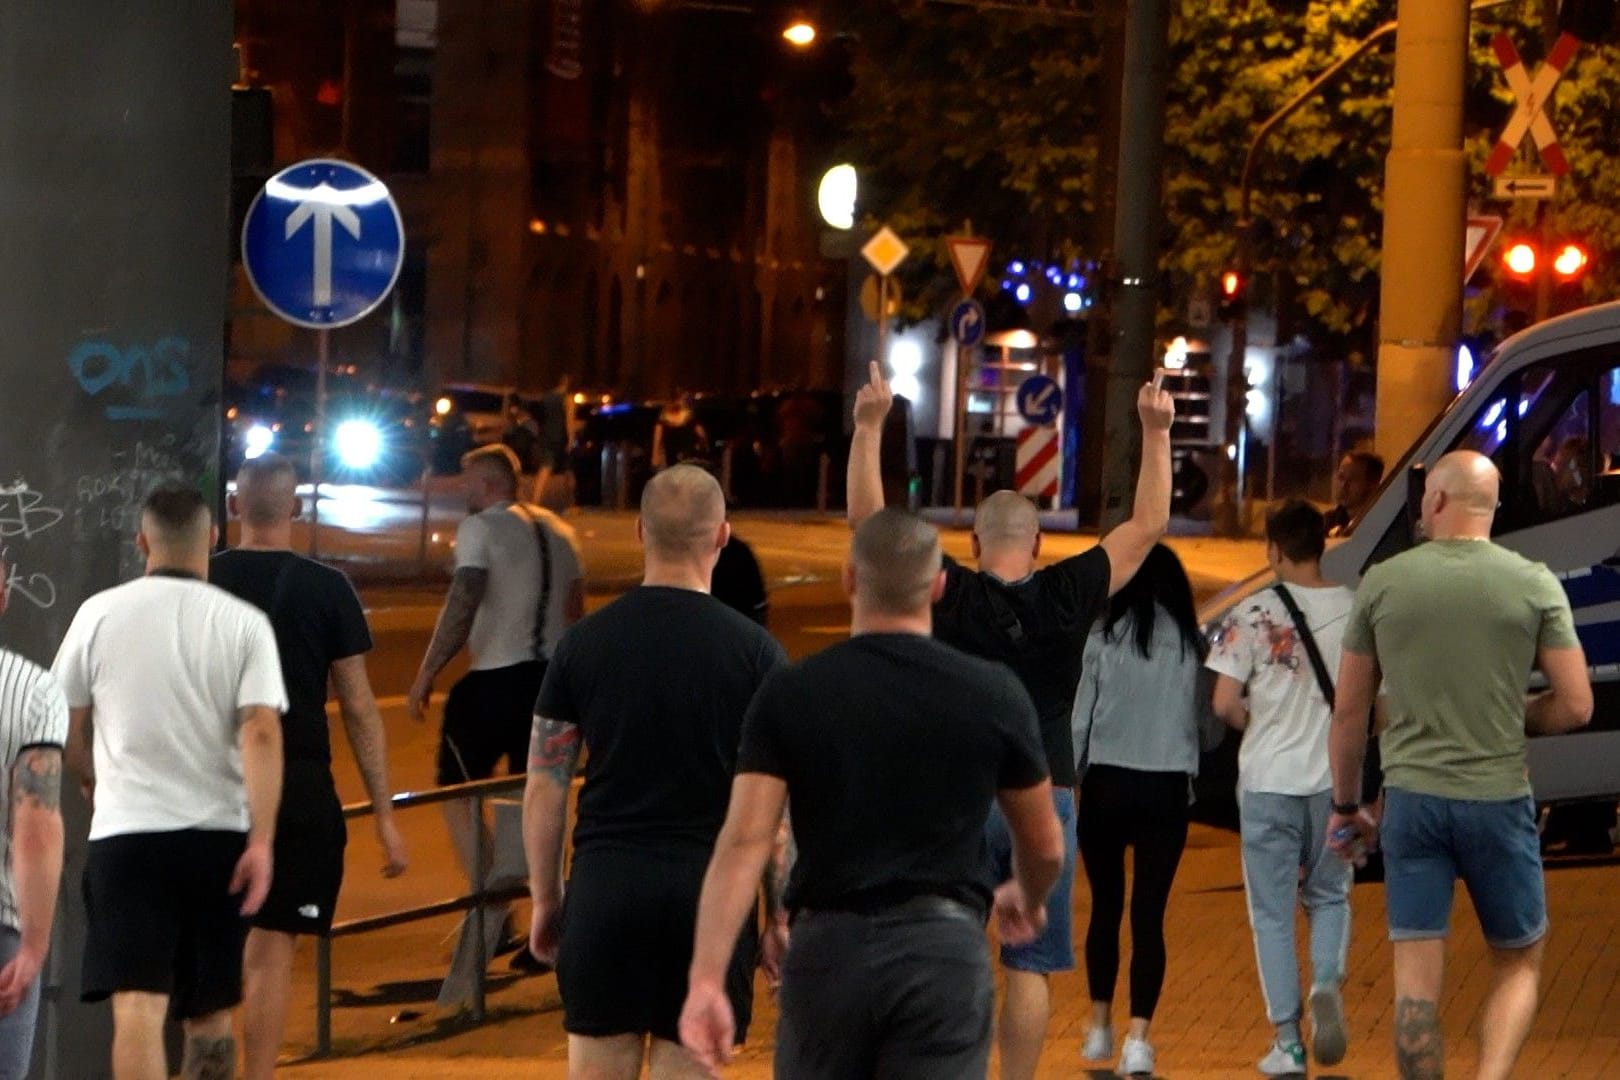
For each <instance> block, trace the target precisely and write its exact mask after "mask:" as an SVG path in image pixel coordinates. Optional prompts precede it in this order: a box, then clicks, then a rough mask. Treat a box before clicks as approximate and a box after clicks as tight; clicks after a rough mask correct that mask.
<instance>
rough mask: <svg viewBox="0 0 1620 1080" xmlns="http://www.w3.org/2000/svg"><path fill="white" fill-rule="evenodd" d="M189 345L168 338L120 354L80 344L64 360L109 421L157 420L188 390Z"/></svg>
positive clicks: (109, 347) (108, 345)
mask: <svg viewBox="0 0 1620 1080" xmlns="http://www.w3.org/2000/svg"><path fill="white" fill-rule="evenodd" d="M190 360H191V342H189V341H187V340H186V339H185V338H183V337H177V336H175V335H172V334H171V335H169V336H168V337H162V338H159V339H158V340H156V341H154V342H152V343H151V344H139V343H136V344H131V345H127V346H125V347H123V348H120V347H119V346H118V345H116V344H114V343H113V342H110V341H82V342H80V343H79V344H78V345H77V346H76V347H75V348H74V350H73V351H72V352H71V353H69V354H68V361H67V363H68V370H70V371H72V372H73V378H74V379H75V380H77V381H78V384H79V386H80V388H81V389H83V390H84V392H85V393H86V394H88V395H89V396H90V397H91V398H94V399H97V400H98V401H101V402H103V408H104V411H105V413H106V416H107V419H109V420H156V419H159V418H161V417H163V416H166V415H168V413H169V412H170V410H171V406H173V405H174V404H176V402H175V399H176V398H179V397H181V396H182V395H183V394H185V392H186V391H187V390H190V389H191V366H190Z"/></svg>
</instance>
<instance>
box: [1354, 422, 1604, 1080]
mask: <svg viewBox="0 0 1620 1080" xmlns="http://www.w3.org/2000/svg"><path fill="white" fill-rule="evenodd" d="M1499 485H1500V478H1499V476H1498V475H1497V471H1496V466H1495V465H1493V464H1492V463H1491V461H1490V459H1489V458H1486V457H1484V456H1482V455H1480V454H1477V453H1473V452H1472V451H1463V452H1458V453H1453V454H1448V455H1446V456H1445V457H1443V458H1441V459H1440V461H1439V462H1437V463H1436V464H1435V467H1434V469H1433V470H1432V471H1431V472H1430V473H1429V475H1428V479H1427V482H1426V485H1425V488H1424V493H1423V509H1422V512H1423V518H1422V521H1423V533H1424V535H1425V536H1427V537H1428V538H1429V540H1428V543H1425V544H1422V545H1420V546H1418V547H1416V548H1413V549H1412V550H1410V551H1406V552H1403V553H1401V554H1399V555H1396V556H1395V557H1393V558H1391V559H1389V560H1388V561H1386V562H1383V563H1380V564H1379V565H1377V566H1374V567H1372V568H1371V569H1369V570H1368V571H1367V573H1366V575H1365V576H1364V577H1363V578H1362V579H1361V587H1360V588H1359V590H1358V591H1357V594H1356V603H1355V607H1354V608H1353V609H1352V611H1351V614H1350V622H1349V625H1348V627H1347V629H1346V630H1345V633H1344V648H1343V658H1342V660H1341V662H1340V667H1339V680H1338V689H1337V696H1336V700H1335V703H1334V716H1333V729H1332V733H1331V735H1330V737H1329V754H1330V756H1331V758H1332V763H1333V802H1334V806H1333V815H1332V817H1330V818H1329V821H1328V838H1329V839H1328V842H1329V844H1330V845H1331V846H1332V847H1334V849H1335V850H1337V851H1339V852H1340V853H1341V854H1343V855H1345V856H1346V857H1355V856H1356V855H1357V854H1358V852H1359V851H1361V850H1365V848H1366V847H1367V846H1370V845H1371V844H1372V843H1373V842H1374V841H1375V840H1379V839H1381V842H1382V847H1383V851H1384V891H1385V896H1386V900H1387V905H1386V906H1387V908H1388V916H1389V936H1390V940H1391V941H1392V942H1393V943H1394V965H1395V1061H1396V1064H1397V1066H1398V1067H1399V1070H1400V1075H1401V1076H1402V1077H1403V1078H1418V1077H1421V1078H1428V1077H1438V1076H1440V1075H1442V1071H1443V1069H1444V1066H1445V1059H1444V1053H1443V1043H1442V1038H1441V1032H1440V991H1441V976H1442V973H1443V971H1444V967H1445V939H1446V932H1447V930H1448V928H1449V926H1450V924H1451V904H1452V892H1453V887H1454V884H1455V882H1456V880H1457V879H1459V878H1461V879H1462V881H1463V883H1464V884H1465V885H1466V886H1467V887H1468V894H1469V897H1470V898H1471V899H1472V900H1473V904H1474V912H1475V915H1476V916H1477V917H1478V919H1479V924H1480V929H1481V930H1482V931H1483V933H1484V937H1485V941H1486V944H1488V945H1489V946H1490V948H1491V952H1492V956H1493V959H1494V961H1495V963H1494V964H1493V975H1494V977H1493V982H1492V987H1491V992H1490V995H1489V997H1488V998H1487V999H1486V1002H1485V1011H1484V1015H1483V1017H1482V1018H1481V1021H1480V1024H1479V1030H1480V1038H1481V1047H1480V1057H1479V1066H1478V1071H1477V1072H1476V1073H1475V1074H1474V1075H1475V1076H1477V1077H1482V1078H1490V1080H1497V1078H1506V1077H1508V1076H1510V1075H1512V1073H1513V1066H1514V1062H1515V1061H1516V1060H1517V1058H1518V1054H1519V1050H1520V1048H1521V1047H1522V1046H1523V1045H1524V1040H1525V1037H1526V1036H1528V1035H1529V1033H1530V1025H1531V1023H1532V1022H1533V1021H1534V1019H1535V1015H1536V997H1537V994H1538V992H1539V983H1540V974H1541V958H1542V949H1543V944H1544V942H1545V938H1546V934H1547V901H1546V890H1545V885H1544V882H1543V880H1542V868H1541V848H1540V843H1539V838H1538V837H1537V835H1536V807H1535V799H1534V796H1533V795H1532V793H1531V790H1530V782H1529V779H1528V772H1527V766H1526V760H1525V737H1526V735H1552V734H1558V733H1561V732H1566V731H1573V730H1575V729H1576V728H1579V727H1582V726H1584V725H1585V724H1586V722H1587V721H1588V720H1589V719H1590V718H1591V715H1592V687H1591V683H1590V682H1589V680H1588V677H1587V668H1586V656H1585V654H1584V652H1583V651H1582V649H1581V645H1580V641H1579V640H1578V639H1577V638H1576V636H1575V627H1574V620H1573V617H1572V616H1571V613H1570V607H1569V600H1568V598H1567V597H1566V595H1565V593H1564V590H1563V587H1562V586H1561V585H1560V584H1559V582H1558V579H1557V578H1556V577H1554V576H1553V575H1552V573H1551V572H1550V571H1549V570H1548V569H1547V568H1546V567H1545V566H1544V565H1542V564H1541V563H1536V562H1531V561H1529V560H1527V559H1525V558H1523V557H1521V556H1519V555H1517V554H1515V553H1513V552H1511V551H1508V550H1507V549H1506V548H1502V547H1498V546H1497V545H1496V544H1494V543H1492V542H1491V524H1492V520H1493V519H1494V517H1495V514H1496V506H1497V498H1498V488H1499ZM1532 665H1534V666H1535V667H1537V668H1539V669H1540V672H1541V675H1542V676H1543V677H1544V678H1545V680H1546V682H1547V685H1548V689H1547V690H1546V691H1544V692H1542V693H1539V694H1535V695H1532V696H1530V697H1529V698H1526V696H1525V674H1526V672H1528V671H1530V670H1531V667H1532ZM1386 676H1387V682H1386V684H1385V689H1386V692H1387V694H1388V706H1389V708H1388V712H1389V721H1388V726H1387V727H1386V728H1385V730H1384V733H1383V735H1382V736H1381V739H1380V743H1381V746H1382V749H1383V765H1384V784H1385V804H1384V814H1383V821H1382V824H1381V827H1380V826H1378V825H1375V823H1374V821H1373V819H1372V817H1371V815H1370V814H1368V813H1366V812H1364V811H1361V810H1359V809H1358V806H1357V803H1358V801H1359V796H1360V793H1361V792H1360V788H1361V767H1362V757H1363V755H1364V753H1365V749H1366V742H1367V715H1368V709H1369V707H1370V706H1371V704H1372V700H1373V694H1374V693H1375V692H1376V690H1377V689H1378V685H1379V682H1380V680H1381V679H1384V678H1385V677H1386Z"/></svg>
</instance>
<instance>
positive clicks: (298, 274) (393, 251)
mask: <svg viewBox="0 0 1620 1080" xmlns="http://www.w3.org/2000/svg"><path fill="white" fill-rule="evenodd" d="M242 265H243V268H244V269H246V270H247V276H248V281H249V283H250V284H252V286H253V291H254V292H256V293H258V294H259V299H260V300H263V301H264V304H265V306H266V307H268V308H269V309H270V310H271V311H273V312H275V313H276V314H277V315H278V316H280V317H281V318H282V319H284V320H286V321H287V322H290V323H292V324H293V325H294V326H302V327H306V328H308V329H311V330H314V331H316V341H317V347H316V359H317V366H316V372H315V430H314V432H313V434H314V439H313V440H312V445H311V448H310V462H309V469H310V482H311V484H312V487H313V490H312V493H311V496H310V504H311V515H312V518H311V523H310V531H309V553H310V555H312V556H314V555H317V554H319V551H320V539H319V538H320V526H321V474H322V471H323V469H324V467H325V455H326V369H327V366H328V364H329V363H330V357H331V342H330V340H329V339H330V336H331V331H332V328H333V327H338V326H348V325H349V324H350V323H354V322H358V321H360V320H361V319H363V318H365V317H366V316H367V315H369V314H371V313H372V312H373V311H375V310H376V309H377V306H378V305H379V304H381V303H382V302H383V300H384V299H385V298H386V297H387V296H388V294H389V292H391V291H392V290H393V288H394V283H395V282H396V281H398V280H399V271H400V268H401V267H403V266H404V265H405V223H404V220H403V219H402V218H401V217H400V213H399V205H398V204H397V203H395V202H394V197H393V195H392V194H390V193H389V191H388V188H387V186H386V185H384V184H383V182H382V181H381V180H379V179H377V178H376V177H375V176H373V175H372V174H371V173H369V172H367V171H366V170H364V169H362V168H360V167H359V166H357V165H351V164H349V163H348V162H346V161H338V160H336V159H333V158H312V159H310V160H308V161H301V162H299V163H298V164H296V165H290V166H288V167H287V168H285V169H283V170H281V171H280V172H279V173H277V174H276V175H275V176H272V177H271V178H270V179H269V180H268V181H266V182H265V185H264V188H263V189H262V190H261V191H260V192H259V193H258V195H256V196H254V198H253V203H252V204H251V205H250V206H249V207H248V212H247V216H246V218H245V219H244V220H243V222H242Z"/></svg>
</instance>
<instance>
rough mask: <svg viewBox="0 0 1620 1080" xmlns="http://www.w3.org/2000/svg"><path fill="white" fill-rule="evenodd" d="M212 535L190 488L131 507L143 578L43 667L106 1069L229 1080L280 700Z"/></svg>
mask: <svg viewBox="0 0 1620 1080" xmlns="http://www.w3.org/2000/svg"><path fill="white" fill-rule="evenodd" d="M216 535H217V533H216V531H215V529H214V528H213V521H212V518H211V516H210V514H209V512H208V504H207V503H206V502H205V501H204V500H203V497H202V496H201V495H200V494H199V493H198V492H197V491H196V489H194V488H190V487H185V486H181V485H177V484H165V485H164V486H162V487H159V488H158V489H157V490H155V491H154V492H152V494H150V495H149V496H147V498H146V500H145V502H144V503H143V505H142V508H141V529H140V532H139V533H138V534H137V535H136V538H135V539H136V544H137V546H138V547H139V548H140V550H141V553H142V554H144V555H145V556H146V575H145V576H144V577H142V578H140V579H138V580H136V581H131V582H127V583H125V584H123V585H119V586H117V587H115V588H112V589H108V590H106V591H105V592H100V593H97V594H96V595H94V596H92V597H91V598H90V599H88V600H86V601H85V602H84V605H83V606H82V607H80V608H79V611H78V613H77V614H76V615H74V617H73V624H72V626H70V627H69V628H68V632H67V636H66V637H65V638H64V639H63V641H62V647H61V649H60V650H59V651H58V652H57V655H56V663H55V665H54V666H53V668H52V674H54V675H55V676H56V680H57V682H58V683H60V684H61V687H62V692H63V694H64V695H65V696H66V697H67V703H68V741H67V746H66V759H67V764H68V766H69V768H71V769H72V770H73V771H74V772H75V773H77V774H78V776H79V779H80V780H81V782H82V783H84V784H85V785H86V786H87V787H93V788H94V792H95V798H94V803H95V810H94V814H93V815H92V817H91V820H90V846H89V852H88V854H87V855H86V857H85V868H84V906H85V923H86V935H85V947H84V976H83V982H82V994H83V997H84V1000H85V1001H92V1002H93V1001H102V1000H105V999H107V998H109V997H110V998H111V999H112V1014H113V1052H112V1074H113V1076H114V1077H116V1080H163V1078H166V1077H167V1076H168V1075H169V1072H168V1068H167V1061H166V1060H165V1056H164V1041H163V1022H164V1019H165V1017H166V1016H168V1015H170V1014H171V1008H172V1014H173V1015H174V1016H177V1017H178V1018H179V1019H181V1020H182V1021H183V1022H184V1024H185V1030H186V1061H185V1070H184V1071H185V1075H186V1076H187V1077H191V1078H195V1080H204V1078H206V1080H229V1078H230V1077H231V1076H233V1075H235V1068H236V1047H235V1040H234V1038H233V1037H232V1034H231V1009H232V1008H234V1007H235V1006H236V1004H237V1002H239V1001H241V1000H242V946H243V943H244V940H245V938H246V935H247V922H246V919H247V918H251V917H252V916H253V915H255V914H257V913H258V911H259V910H260V908H261V907H262V906H263V904H264V901H265V897H266V896H267V894H268V893H269V891H270V882H271V877H272V874H273V872H274V856H273V852H274V849H275V834H276V820H277V817H276V811H277V807H278V804H279V802H280V797H281V761H282V759H281V713H282V711H283V710H285V709H286V707H287V696H286V691H285V689H284V687H283V685H282V679H281V664H280V662H279V660H278V658H277V655H276V637H275V631H274V630H273V629H272V628H271V626H270V620H269V619H267V618H265V616H264V613H263V612H262V611H259V610H258V609H257V608H255V607H253V606H252V605H251V604H245V603H243V602H242V601H240V600H238V599H236V597H234V596H231V595H230V594H229V593H227V592H225V591H224V590H223V589H218V588H215V587H214V586H212V585H209V584H208V583H207V582H206V581H204V578H206V577H207V576H208V550H209V548H210V547H211V546H212V545H213V542H214V539H215V537H216Z"/></svg>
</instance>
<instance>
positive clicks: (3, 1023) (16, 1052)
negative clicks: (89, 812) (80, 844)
mask: <svg viewBox="0 0 1620 1080" xmlns="http://www.w3.org/2000/svg"><path fill="white" fill-rule="evenodd" d="M6 580H7V579H6V564H5V563H3V562H0V612H4V611H5V609H6ZM67 729H68V712H67V699H66V698H65V697H63V696H62V691H61V690H60V689H59V688H58V687H57V685H56V680H55V679H53V678H52V677H51V674H50V672H48V671H46V670H44V669H43V668H40V667H36V666H35V665H33V664H31V663H29V662H28V661H27V660H24V659H23V658H22V657H20V656H18V655H17V654H15V653H12V652H8V651H6V650H5V649H0V1080H22V1078H23V1077H25V1076H27V1075H28V1060H29V1055H30V1052H31V1051H32V1048H33V1045H34V1023H35V1017H36V1016H37V1015H38V1012H39V973H40V968H41V967H42V966H43V965H44V963H45V953H46V950H47V949H48V948H49V947H50V942H51V920H52V917H53V916H54V915H55V914H56V892H57V885H58V883H59V882H60V881H61V878H62V812H61V791H62V745H63V744H64V743H65V742H66V741H67Z"/></svg>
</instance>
